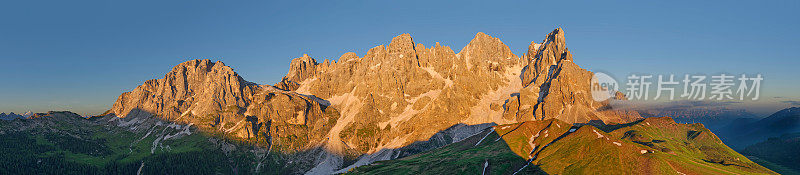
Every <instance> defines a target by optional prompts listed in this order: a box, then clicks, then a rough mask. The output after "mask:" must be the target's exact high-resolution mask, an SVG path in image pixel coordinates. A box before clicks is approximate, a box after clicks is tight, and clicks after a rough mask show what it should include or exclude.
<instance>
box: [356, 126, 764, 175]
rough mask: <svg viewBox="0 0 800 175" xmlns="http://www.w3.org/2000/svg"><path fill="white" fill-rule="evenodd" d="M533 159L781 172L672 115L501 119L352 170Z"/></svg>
mask: <svg viewBox="0 0 800 175" xmlns="http://www.w3.org/2000/svg"><path fill="white" fill-rule="evenodd" d="M489 132H490V133H489ZM486 133H489V134H488V136H487V138H486V139H484V140H483V141H482V143H481V144H478V145H477V146H476V145H475V144H474V143H475V142H477V141H475V140H478V139H480V138H482V137H484V136H485V135H486ZM500 136H502V138H501V139H496V137H500ZM509 155H514V156H516V158H511V157H508V156H509ZM526 160H530V161H531V162H530V164H527V166H525V168H523V169H522V170H521V171H520V173H522V174H541V173H546V174H775V172H773V171H770V170H769V169H766V168H764V167H762V166H760V165H758V164H756V163H754V162H752V161H750V160H749V159H747V158H746V157H744V156H742V155H741V154H739V153H737V152H735V151H733V150H732V149H730V148H728V147H727V146H725V145H724V144H723V143H722V142H721V141H720V140H719V138H717V137H716V136H715V135H714V134H713V133H711V132H710V131H708V129H705V128H704V127H703V126H702V125H700V124H677V123H675V122H674V121H672V119H671V118H648V119H645V120H641V121H637V122H633V123H628V124H619V125H604V126H598V127H595V126H589V125H586V126H582V127H573V126H572V125H569V124H566V123H564V122H561V121H557V120H545V121H530V122H524V123H518V124H509V125H499V126H495V127H494V129H493V130H492V131H489V130H487V131H485V132H484V133H482V134H478V135H475V136H472V137H470V138H469V139H466V140H464V141H461V142H458V143H454V144H451V145H449V146H447V147H444V148H440V149H436V150H432V151H429V152H426V153H421V154H418V155H415V156H411V157H406V158H402V159H398V160H390V161H383V162H378V163H375V164H372V165H369V166H363V167H358V168H356V169H354V170H352V171H351V173H353V174H383V173H390V172H391V173H397V174H461V173H468V174H480V173H482V172H483V165H484V163H485V162H487V161H488V162H489V166H488V168H487V169H488V170H489V172H491V173H492V174H513V173H514V172H516V171H517V170H519V169H520V167H523V166H524V165H526Z"/></svg>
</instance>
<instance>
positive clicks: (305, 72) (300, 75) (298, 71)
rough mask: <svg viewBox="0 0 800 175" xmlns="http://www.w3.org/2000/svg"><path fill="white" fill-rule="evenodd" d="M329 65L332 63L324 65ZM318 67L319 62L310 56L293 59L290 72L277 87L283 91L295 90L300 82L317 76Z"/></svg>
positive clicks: (304, 55)
mask: <svg viewBox="0 0 800 175" xmlns="http://www.w3.org/2000/svg"><path fill="white" fill-rule="evenodd" d="M328 64H330V63H325V64H323V65H328ZM317 65H318V64H317V60H315V59H314V58H311V57H310V56H308V54H303V56H302V57H299V58H295V59H292V62H291V63H290V64H289V72H288V73H286V76H285V77H283V80H281V82H279V83H278V84H276V85H275V86H276V87H277V88H279V89H283V90H295V89H297V87H298V86H299V83H300V82H302V81H303V80H305V79H306V78H309V77H312V76H314V75H316V74H317Z"/></svg>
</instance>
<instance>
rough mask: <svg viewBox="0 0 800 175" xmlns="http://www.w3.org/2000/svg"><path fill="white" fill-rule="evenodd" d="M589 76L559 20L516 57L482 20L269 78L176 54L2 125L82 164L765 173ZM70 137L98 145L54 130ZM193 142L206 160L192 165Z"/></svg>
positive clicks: (232, 170)
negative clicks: (625, 105) (119, 90)
mask: <svg viewBox="0 0 800 175" xmlns="http://www.w3.org/2000/svg"><path fill="white" fill-rule="evenodd" d="M593 75H594V73H592V72H590V71H587V70H585V69H582V68H580V67H579V66H578V65H577V64H575V63H574V62H573V56H572V53H571V52H570V51H569V49H568V48H567V47H566V41H565V33H564V31H563V30H562V29H560V28H558V29H555V30H553V31H552V32H550V33H549V34H547V35H545V38H544V40H542V42H540V43H535V42H531V44H530V45H529V46H528V49H527V52H526V53H524V54H523V55H522V56H517V55H515V54H514V53H512V52H511V50H510V49H509V47H508V46H506V45H505V44H504V43H503V42H501V41H500V40H499V39H498V38H495V37H492V36H489V35H486V34H484V33H478V34H476V35H475V37H474V38H473V39H472V40H471V41H470V42H469V44H467V45H466V46H465V47H463V48H462V49H461V51H460V52H459V53H455V52H454V51H453V50H452V49H451V48H450V47H448V46H441V45H440V44H438V43H436V44H435V45H433V46H431V47H426V46H424V45H422V44H420V43H415V42H414V40H413V39H412V38H411V36H410V35H409V34H402V35H399V36H396V37H394V38H393V39H392V40H391V42H390V43H389V44H388V45H385V46H384V45H380V46H377V47H374V48H372V49H370V50H369V51H368V52H367V53H366V55H363V56H358V55H356V54H355V53H346V54H344V55H342V56H341V57H339V58H338V59H337V60H335V61H334V60H328V59H325V60H324V61H322V62H321V63H320V62H317V60H316V59H314V58H312V57H310V56H308V55H303V56H302V57H299V58H295V59H293V60H291V62H290V65H289V71H288V73H287V74H286V76H284V77H283V78H282V80H281V81H280V82H278V83H277V84H275V85H265V84H257V83H253V82H249V81H247V80H244V79H243V78H242V77H241V76H239V75H238V74H237V73H236V72H235V71H234V69H233V68H231V67H230V66H227V65H225V64H224V63H222V62H221V61H216V62H214V61H211V60H207V59H205V60H190V61H186V62H183V63H180V64H178V65H177V66H174V67H173V68H172V69H171V71H170V72H168V73H167V74H166V75H165V76H164V77H163V78H160V79H152V80H147V81H145V82H144V83H143V84H142V85H139V86H138V87H136V88H135V89H133V90H132V91H130V92H125V93H123V94H121V95H120V96H119V97H118V98H117V100H116V102H115V103H114V104H113V105H112V107H111V109H109V110H108V111H106V112H105V113H103V114H101V115H98V116H94V117H91V118H88V119H83V120H80V119H76V118H75V117H74V116H75V115H76V114H75V115H72V114H74V113H69V112H49V113H41V114H37V115H34V116H36V117H29V118H32V119H31V120H14V121H11V122H8V123H4V124H3V125H2V126H3V130H0V131H2V133H12V134H15V135H13V136H14V137H16V138H18V140H21V141H20V143H27V144H32V145H31V146H30V147H35V148H39V147H41V149H42V151H43V152H45V153H47V154H40V153H34V154H35V155H37V157H47V158H48V159H47V160H49V161H52V162H58V161H66V162H72V163H76V162H77V163H76V164H74V165H73V164H70V165H68V167H72V166H76V167H80V168H77V169H78V170H82V171H81V172H89V173H97V172H104V173H110V174H114V172H119V171H122V172H131V171H132V170H136V171H137V172H143V171H144V172H146V173H167V174H171V173H168V172H170V171H174V170H172V169H174V167H170V166H179V167H184V166H186V167H192V166H204V167H205V168H210V169H207V170H206V169H204V171H205V172H206V173H211V172H216V173H222V174H237V173H248V174H249V173H253V174H334V173H356V174H358V173H366V174H382V172H406V173H412V172H420V173H431V174H437V172H439V173H450V172H453V171H458V172H463V173H469V174H478V173H481V172H494V173H499V174H512V173H517V172H526V173H533V174H539V173H544V174H554V173H555V174H562V173H568V174H571V173H582V174H592V173H599V172H602V171H603V170H604V168H606V169H608V170H613V171H614V172H619V173H622V174H628V173H661V174H667V173H688V174H693V173H703V174H705V173H709V174H717V173H723V174H728V173H729V174H774V172H772V171H770V170H769V169H766V168H764V167H762V166H760V165H758V164H755V163H753V162H752V161H750V160H749V159H747V158H746V157H744V156H742V155H741V154H739V153H737V152H735V151H733V150H732V149H730V148H728V147H727V146H726V145H725V144H723V143H722V142H721V141H720V140H719V138H717V137H716V136H715V135H714V134H713V133H711V132H710V131H708V129H706V128H704V127H703V126H702V125H696V124H678V123H675V122H674V121H673V120H672V119H671V118H648V119H644V118H642V117H641V116H640V115H639V113H638V112H637V111H629V110H621V109H614V108H613V107H612V106H611V105H610V102H611V101H613V100H624V99H623V98H619V97H624V95H619V94H621V93H618V95H617V97H618V98H611V99H608V100H603V101H595V100H594V99H593V98H592V97H591V96H592V94H591V91H590V85H591V83H592V80H591V79H592V77H593ZM64 116H72V117H64ZM64 118H67V119H64ZM64 123H66V124H64ZM30 134H40V135H56V136H53V137H44V138H41V137H39V136H31V135H30ZM113 134H119V135H120V138H116V137H115V136H114V135H113ZM61 136H63V137H61ZM29 140H40V141H38V142H28V141H29ZM71 142H79V143H84V144H89V145H95V146H97V147H98V148H97V149H94V150H98V151H99V152H96V151H92V150H84V148H72V147H69V146H63V145H61V144H62V143H67V144H69V143H71ZM15 143H16V142H15ZM12 146H13V145H12ZM15 148H16V147H15ZM126 148H127V150H128V152H126V151H125V150H126ZM100 150H105V151H100ZM4 154H11V153H9V152H4ZM467 154H468V155H467ZM53 155H62V156H53ZM203 156H209V157H213V159H208V160H205V162H198V164H195V165H192V164H191V162H192V161H190V159H195V158H198V157H203ZM459 156H468V157H470V158H469V159H464V160H454V158H458V157H459ZM29 159H30V160H29ZM36 159H37V158H36V157H28V158H25V159H24V160H26V161H33V160H36ZM170 160H174V161H188V162H190V163H188V164H177V165H171V164H169V163H165V162H174V161H170ZM226 161H227V162H229V163H227V164H226V163H222V162H226ZM52 162H50V163H52ZM87 162H88V163H87ZM436 162H438V164H437V163H436ZM442 162H447V163H445V164H442ZM81 163H87V164H88V165H85V164H81ZM52 164H57V163H52ZM207 164H208V165H211V166H206V165H207ZM218 164H221V165H218ZM47 165H51V164H47ZM57 165H61V164H57ZM429 165H436V167H437V170H440V171H427V170H428V169H426V168H431V167H430V166H429ZM623 165H624V166H623ZM8 166H17V165H16V164H10V165H8ZM20 166H22V165H20ZM65 166H67V165H64V166H60V167H65ZM137 166H138V167H137ZM481 166H482V167H483V169H480V168H475V167H481ZM137 168H138V169H137ZM409 168H410V169H409ZM69 170H72V169H69V168H67V169H65V171H69ZM447 170H453V171H447ZM186 171H191V170H186ZM173 173H175V172H173ZM179 173H187V172H179Z"/></svg>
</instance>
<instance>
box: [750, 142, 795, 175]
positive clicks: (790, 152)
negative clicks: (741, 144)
mask: <svg viewBox="0 0 800 175" xmlns="http://www.w3.org/2000/svg"><path fill="white" fill-rule="evenodd" d="M741 152H742V154H744V155H747V156H752V157H754V158H753V159H754V161H756V162H759V163H760V164H761V165H764V166H766V167H768V168H771V169H773V170H775V171H776V172H778V173H781V174H800V159H798V157H800V133H792V134H784V135H782V136H780V137H773V138H769V139H767V140H765V141H762V142H759V143H756V144H753V145H750V146H748V147H747V148H745V149H744V150H742V151H741Z"/></svg>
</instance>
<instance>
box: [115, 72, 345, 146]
mask: <svg viewBox="0 0 800 175" xmlns="http://www.w3.org/2000/svg"><path fill="white" fill-rule="evenodd" d="M312 61H313V60H312ZM297 64H298V65H300V66H301V67H306V68H308V67H309V66H308V65H303V64H304V63H303V62H302V61H299V62H297ZM310 68H312V70H313V66H311V67H310ZM304 76H305V75H303V74H296V76H292V79H299V78H303V77H304ZM320 101H324V100H321V99H319V98H316V97H313V96H304V95H300V94H297V93H293V92H287V91H283V90H280V89H276V88H273V87H271V86H260V85H257V84H255V83H251V82H248V81H245V80H244V79H242V78H241V77H240V76H239V75H238V74H236V72H234V71H233V69H232V68H231V67H228V66H225V64H223V63H222V62H219V61H218V62H211V61H210V60H191V61H187V62H184V63H181V64H179V65H177V66H175V67H174V68H172V71H170V72H169V73H167V75H165V76H164V78H162V79H156V80H147V81H145V83H144V84H143V85H140V86H139V87H136V89H134V90H133V91H130V92H125V93H123V94H122V95H120V96H119V98H118V99H117V102H116V103H114V105H113V106H112V108H111V110H109V112H108V115H115V116H118V117H122V118H126V117H140V116H144V117H150V116H155V117H158V118H161V119H164V120H168V121H178V122H184V123H193V124H195V126H198V127H201V128H203V129H206V130H211V131H214V132H222V133H228V134H232V135H236V136H238V137H240V138H243V139H249V140H252V141H255V142H264V143H265V144H267V145H270V146H272V145H273V144H274V145H275V146H278V147H277V148H279V149H284V150H286V151H296V150H298V149H300V148H304V147H309V146H312V144H313V143H319V142H321V140H323V136H324V135H321V134H314V133H326V132H327V129H324V128H330V127H331V126H332V125H333V123H335V121H336V119H337V118H338V112H336V111H335V109H328V108H327V107H326V105H325V104H320Z"/></svg>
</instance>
